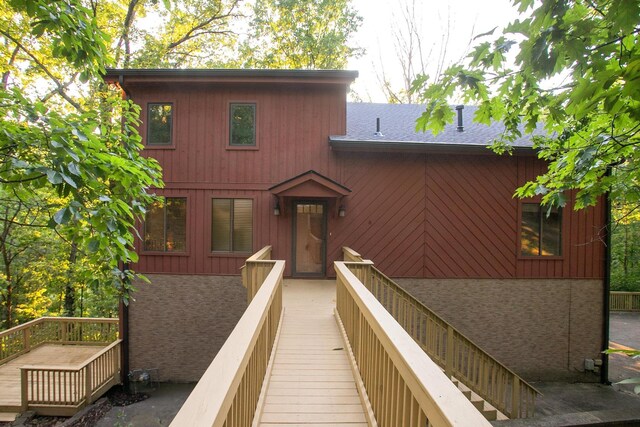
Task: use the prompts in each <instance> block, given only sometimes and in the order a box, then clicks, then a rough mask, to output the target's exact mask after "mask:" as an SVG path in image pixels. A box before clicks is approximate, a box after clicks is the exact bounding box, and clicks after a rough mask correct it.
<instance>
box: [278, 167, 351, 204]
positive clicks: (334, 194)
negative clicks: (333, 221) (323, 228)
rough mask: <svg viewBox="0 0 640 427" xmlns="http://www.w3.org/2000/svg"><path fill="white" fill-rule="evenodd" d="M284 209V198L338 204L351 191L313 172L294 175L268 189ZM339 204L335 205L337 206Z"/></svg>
mask: <svg viewBox="0 0 640 427" xmlns="http://www.w3.org/2000/svg"><path fill="white" fill-rule="evenodd" d="M269 191H270V192H271V193H272V194H273V195H274V196H275V197H277V198H278V201H279V204H280V206H282V207H284V206H285V203H284V200H285V198H290V199H291V198H298V199H335V200H337V201H338V202H340V201H341V200H342V198H343V197H345V196H348V195H349V194H350V193H351V190H350V189H349V188H347V187H346V186H344V185H342V184H340V183H339V182H337V181H334V180H333V179H331V178H328V177H326V176H324V175H322V174H320V173H318V172H316V171H314V170H309V171H307V172H304V173H301V174H300V175H296V176H294V177H293V178H289V179H287V180H285V181H282V182H281V183H279V184H276V185H274V186H272V187H270V188H269ZM339 204H340V203H337V205H339Z"/></svg>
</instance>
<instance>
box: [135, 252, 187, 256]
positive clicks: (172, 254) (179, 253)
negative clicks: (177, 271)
mask: <svg viewBox="0 0 640 427" xmlns="http://www.w3.org/2000/svg"><path fill="white" fill-rule="evenodd" d="M158 255H160V256H177V257H188V256H189V255H190V254H189V252H162V251H140V256H158Z"/></svg>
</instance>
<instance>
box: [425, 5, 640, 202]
mask: <svg viewBox="0 0 640 427" xmlns="http://www.w3.org/2000/svg"><path fill="white" fill-rule="evenodd" d="M514 5H515V6H517V7H519V10H520V11H521V12H525V14H524V15H523V16H521V17H520V19H519V20H516V21H515V22H513V23H511V24H509V25H508V26H506V27H505V30H504V31H503V32H502V34H499V35H495V36H493V39H490V40H486V37H480V38H479V40H478V44H477V45H476V46H475V48H474V49H473V50H472V51H471V54H470V57H469V58H468V61H466V63H464V64H459V65H455V66H453V67H450V68H449V69H448V70H446V71H445V72H444V74H443V77H442V78H441V79H440V80H439V83H438V84H437V85H431V86H426V85H425V84H424V83H422V82H417V86H418V87H417V89H418V90H420V92H421V94H422V99H423V101H424V102H425V104H426V105H427V108H426V112H425V113H424V114H423V115H422V117H420V118H418V120H417V123H418V128H424V129H429V130H432V131H434V132H438V131H441V130H442V129H443V127H444V125H445V124H446V123H449V122H450V121H452V120H453V115H452V114H446V113H444V111H441V110H444V109H445V108H446V103H447V100H448V99H450V98H451V97H452V96H453V95H454V94H455V95H456V96H457V97H458V98H463V99H467V100H469V101H470V102H473V103H476V104H478V106H479V108H478V110H477V113H476V116H475V120H476V121H478V122H481V123H485V124H486V123H490V122H491V121H499V122H502V123H504V124H505V128H506V129H505V133H504V134H503V135H502V137H501V138H500V139H499V140H498V141H495V142H494V145H493V148H494V149H495V150H496V151H498V152H505V151H509V144H510V141H513V140H514V139H515V138H517V137H519V135H520V134H521V133H522V132H523V131H524V132H525V133H531V132H534V131H535V130H537V129H539V127H540V125H544V128H545V129H546V130H547V131H548V132H549V134H548V137H538V138H537V139H536V140H535V142H534V146H535V148H536V150H538V153H539V156H540V157H541V158H543V159H546V160H547V161H548V162H549V167H548V171H547V172H546V173H545V174H544V175H542V176H540V177H538V178H537V179H536V181H535V182H533V183H529V184H527V185H524V186H523V187H521V188H520V189H519V190H518V191H517V193H516V195H517V196H519V197H526V196H534V195H537V194H540V193H541V190H543V191H542V194H543V200H544V201H545V202H549V203H555V204H562V203H563V197H564V196H563V195H564V193H565V192H566V191H568V190H571V189H575V190H577V193H576V204H575V205H576V207H577V208H581V207H585V206H589V205H592V204H595V203H596V202H597V201H598V198H599V196H601V195H602V194H604V193H606V192H609V193H610V194H611V195H612V197H613V198H614V199H616V200H621V201H627V202H632V203H635V204H638V193H639V192H640V191H639V189H640V168H639V167H638V166H640V165H638V162H639V161H640V153H639V152H638V149H637V147H638V144H639V143H640V133H639V132H640V63H639V61H640V47H639V43H638V42H639V37H640V35H639V34H640V13H639V12H640V2H638V1H637V0H616V1H604V0H602V1H592V2H585V1H577V0H572V1H563V2H556V1H547V0H543V1H541V2H533V1H532V0H514ZM487 36H491V34H487ZM515 41H517V43H516V44H514V42H515ZM509 48H517V51H516V53H517V54H516V56H515V60H514V62H513V63H512V64H509V63H508V62H507V60H506V58H507V56H505V52H507V50H508V49H509ZM449 108H450V107H449ZM609 170H611V174H610V176H609V175H608V173H609V172H608V171H609Z"/></svg>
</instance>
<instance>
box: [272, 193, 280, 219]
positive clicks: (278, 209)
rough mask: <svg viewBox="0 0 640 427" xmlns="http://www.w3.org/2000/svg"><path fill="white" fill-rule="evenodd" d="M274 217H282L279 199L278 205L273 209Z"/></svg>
mask: <svg viewBox="0 0 640 427" xmlns="http://www.w3.org/2000/svg"><path fill="white" fill-rule="evenodd" d="M273 215H275V216H280V202H279V201H278V198H277V197H276V204H275V206H274V207H273Z"/></svg>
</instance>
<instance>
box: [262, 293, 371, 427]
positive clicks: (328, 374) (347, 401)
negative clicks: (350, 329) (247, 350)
mask: <svg viewBox="0 0 640 427" xmlns="http://www.w3.org/2000/svg"><path fill="white" fill-rule="evenodd" d="M335 298H336V291H335V281H326V280H286V281H285V283H284V289H283V306H284V317H283V322H282V327H281V331H280V337H279V340H278V342H277V343H276V345H277V349H276V352H275V358H274V360H273V365H272V370H271V375H270V377H269V378H268V379H267V381H268V384H267V386H266V388H265V390H266V393H265V394H264V395H263V398H264V400H263V401H264V406H263V408H262V412H261V414H260V420H259V423H258V425H259V426H265V427H276V426H284V425H286V426H288V427H292V426H323V425H324V426H326V425H331V426H349V427H360V426H366V425H367V421H366V417H365V412H364V410H363V406H362V404H361V400H360V396H359V394H358V390H357V388H356V383H355V380H354V377H353V374H352V371H351V365H350V362H349V358H348V353H347V351H346V350H345V344H344V341H343V339H342V335H341V333H340V330H339V328H338V325H337V323H336V319H335V317H334V312H333V310H334V307H335Z"/></svg>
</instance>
